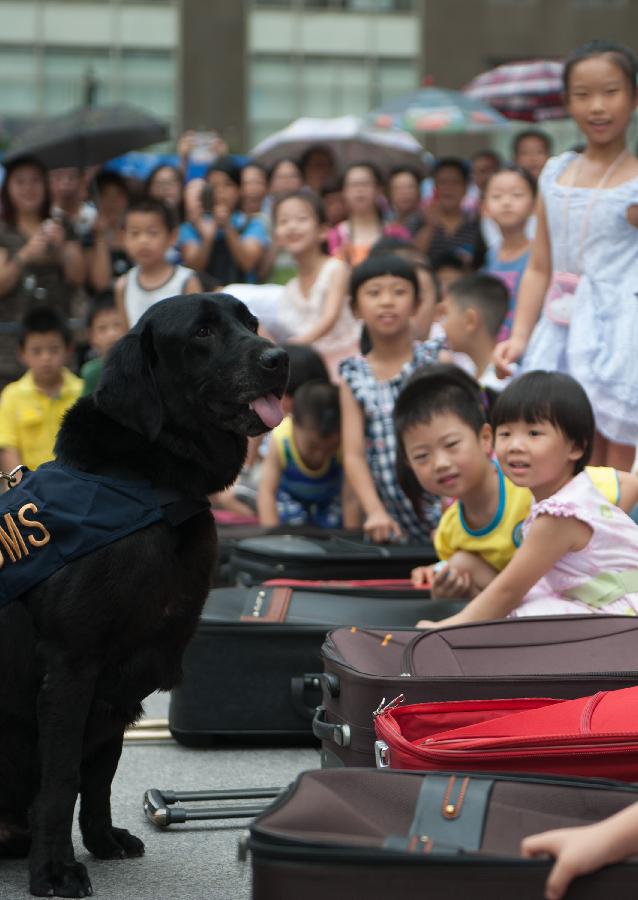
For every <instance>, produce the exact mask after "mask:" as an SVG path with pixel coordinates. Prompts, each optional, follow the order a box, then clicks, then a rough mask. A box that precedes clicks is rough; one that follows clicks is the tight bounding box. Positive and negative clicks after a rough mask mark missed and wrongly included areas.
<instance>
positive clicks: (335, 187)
mask: <svg viewBox="0 0 638 900" xmlns="http://www.w3.org/2000/svg"><path fill="white" fill-rule="evenodd" d="M320 196H321V202H322V203H323V208H324V212H325V216H326V224H327V225H329V226H330V228H334V226H335V225H338V224H339V222H343V220H344V219H346V218H347V217H348V208H347V206H346V201H345V200H344V197H343V179H342V178H339V177H337V178H330V179H329V180H328V181H326V183H325V184H324V186H323V187H322V188H321V194H320Z"/></svg>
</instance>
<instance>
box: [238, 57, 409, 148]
mask: <svg viewBox="0 0 638 900" xmlns="http://www.w3.org/2000/svg"><path fill="white" fill-rule="evenodd" d="M418 84H419V76H418V63H417V61H416V60H412V61H411V60H407V61H406V60H393V59H381V60H379V59H374V58H372V57H371V58H365V59H361V58H350V59H347V58H346V59H344V58H342V57H322V58H312V57H292V56H291V57H284V56H281V57H274V56H273V57H263V56H262V57H255V58H253V60H252V61H251V64H250V69H249V112H248V117H249V122H250V142H251V144H256V143H257V142H258V141H260V140H262V138H264V137H267V136H268V135H269V134H271V133H272V132H273V131H277V130H278V129H280V128H284V127H285V126H286V125H288V124H289V123H290V122H292V121H293V120H294V119H296V118H298V117H299V116H317V117H321V118H330V117H333V116H344V115H356V116H364V115H365V114H366V113H367V112H369V111H370V110H371V109H372V108H373V107H375V106H378V105H379V104H381V103H383V102H385V101H386V100H389V99H391V98H392V97H396V96H397V95H398V94H402V93H405V92H407V91H410V90H416V88H417V87H418Z"/></svg>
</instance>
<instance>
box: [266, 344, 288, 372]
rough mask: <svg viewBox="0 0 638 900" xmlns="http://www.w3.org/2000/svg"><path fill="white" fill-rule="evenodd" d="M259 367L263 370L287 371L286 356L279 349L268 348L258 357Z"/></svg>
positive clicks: (283, 351) (284, 352)
mask: <svg viewBox="0 0 638 900" xmlns="http://www.w3.org/2000/svg"><path fill="white" fill-rule="evenodd" d="M259 365H260V366H262V367H263V368H264V369H272V370H275V369H281V370H282V371H287V370H288V354H287V353H286V351H285V350H282V349H281V347H269V348H268V350H264V352H263V353H262V354H261V356H260V357H259Z"/></svg>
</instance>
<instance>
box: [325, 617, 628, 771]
mask: <svg viewBox="0 0 638 900" xmlns="http://www.w3.org/2000/svg"><path fill="white" fill-rule="evenodd" d="M321 656H322V659H323V667H324V674H323V676H322V705H321V706H320V707H319V708H318V710H317V713H316V714H315V719H314V722H313V732H314V734H315V736H316V737H318V738H319V739H320V740H321V741H322V752H321V760H322V765H323V766H333V765H337V766H338V765H345V766H373V765H374V764H375V758H374V727H373V724H372V714H373V711H374V710H375V709H376V708H377V707H378V706H379V704H380V703H381V701H382V700H383V699H384V698H385V700H386V702H389V701H391V700H393V699H394V698H395V697H396V696H397V695H399V694H403V695H404V699H405V702H406V703H426V702H431V701H436V700H481V699H488V700H493V699H497V698H504V697H560V698H566V699H571V698H574V697H582V696H585V695H586V694H592V693H595V692H596V691H598V690H613V689H615V688H623V687H631V686H632V685H635V684H638V619H637V618H635V617H633V616H598V615H582V616H543V617H538V618H536V617H534V618H532V617H531V616H530V617H527V618H520V619H505V620H502V621H497V622H476V623H474V624H472V625H456V626H454V627H452V628H442V629H440V630H439V631H414V630H409V631H408V630H397V629H393V630H392V633H391V634H388V632H384V631H378V630H373V629H347V628H339V629H337V630H335V631H331V632H329V633H328V635H327V637H326V640H325V642H324V644H323V647H322V649H321Z"/></svg>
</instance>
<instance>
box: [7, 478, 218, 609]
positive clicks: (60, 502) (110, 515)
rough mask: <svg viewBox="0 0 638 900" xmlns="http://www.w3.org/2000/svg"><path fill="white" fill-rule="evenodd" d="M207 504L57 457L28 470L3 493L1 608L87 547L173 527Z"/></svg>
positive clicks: (75, 557)
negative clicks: (62, 461) (82, 469)
mask: <svg viewBox="0 0 638 900" xmlns="http://www.w3.org/2000/svg"><path fill="white" fill-rule="evenodd" d="M206 508H208V501H207V500H206V499H205V498H202V499H191V498H186V497H183V496H182V495H178V494H176V493H173V492H169V491H158V490H156V489H154V488H153V486H152V485H151V484H150V483H149V482H145V481H129V480H126V479H124V478H117V477H115V478H112V477H105V476H103V475H93V474H88V473H87V472H80V471H78V470H77V469H71V468H68V467H67V466H63V465H61V464H59V463H57V462H51V463H46V464H45V465H43V466H40V467H39V468H38V469H36V470H35V471H34V472H29V471H27V472H25V473H24V474H23V476H22V480H21V481H20V483H19V484H18V485H16V486H15V487H12V488H11V489H10V490H9V491H7V492H6V493H4V494H2V495H0V606H3V605H4V604H5V603H8V602H9V601H10V600H13V599H15V598H16V597H19V596H20V595H21V594H24V593H26V592H27V591H28V590H30V589H31V588H32V587H35V585H37V584H39V583H40V582H41V581H44V580H45V579H47V578H48V577H49V576H50V575H52V574H53V573H54V572H56V571H57V570H58V569H61V568H62V567H63V566H65V565H66V564H67V563H70V562H72V561H73V560H75V559H78V558H79V557H81V556H85V555H86V554H87V553H91V552H93V551H94V550H98V549H99V548H100V547H105V546H106V545H107V544H111V543H113V541H117V540H119V539H120V538H123V537H126V536H127V535H128V534H132V533H133V532H134V531H139V530H141V529H142V528H146V527H148V526H149V525H153V524H154V523H155V522H160V521H162V520H166V521H168V522H169V523H170V524H172V525H177V524H179V523H180V522H183V521H185V520H186V519H188V518H190V517H191V516H193V515H196V514H197V513H199V512H201V511H202V510H204V509H206Z"/></svg>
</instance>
